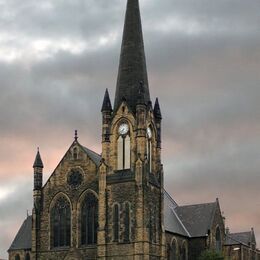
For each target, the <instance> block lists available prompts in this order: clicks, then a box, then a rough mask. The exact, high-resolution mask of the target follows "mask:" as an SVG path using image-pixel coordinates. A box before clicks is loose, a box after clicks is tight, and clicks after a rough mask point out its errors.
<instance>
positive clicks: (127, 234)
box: [124, 202, 131, 242]
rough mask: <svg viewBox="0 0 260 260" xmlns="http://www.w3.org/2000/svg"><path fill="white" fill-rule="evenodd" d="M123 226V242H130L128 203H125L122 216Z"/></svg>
mask: <svg viewBox="0 0 260 260" xmlns="http://www.w3.org/2000/svg"><path fill="white" fill-rule="evenodd" d="M124 215H125V216H124V217H125V218H124V226H125V235H124V240H125V242H129V241H130V233H131V232H130V219H131V218H130V204H129V203H128V202H126V203H125V214H124Z"/></svg>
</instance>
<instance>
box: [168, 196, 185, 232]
mask: <svg viewBox="0 0 260 260" xmlns="http://www.w3.org/2000/svg"><path fill="white" fill-rule="evenodd" d="M177 207H178V205H177V203H176V202H175V201H174V200H173V199H172V197H171V196H170V195H169V194H168V193H167V192H166V191H164V227H165V230H166V231H168V232H171V233H175V234H179V235H182V236H186V237H190V234H189V232H188V231H187V230H186V228H185V227H184V225H183V224H182V222H181V220H180V219H179V217H178V216H177V214H176V212H175V209H176V208H177Z"/></svg>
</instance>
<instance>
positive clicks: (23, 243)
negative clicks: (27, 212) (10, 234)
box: [8, 216, 32, 251]
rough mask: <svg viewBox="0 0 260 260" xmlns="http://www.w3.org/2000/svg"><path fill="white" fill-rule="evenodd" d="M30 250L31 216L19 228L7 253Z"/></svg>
mask: <svg viewBox="0 0 260 260" xmlns="http://www.w3.org/2000/svg"><path fill="white" fill-rule="evenodd" d="M31 248H32V216H28V217H27V218H26V220H25V221H24V222H23V224H22V226H21V227H20V229H19V231H18V233H17V235H16V236H15V239H14V241H13V242H12V244H11V246H10V248H9V249H8V251H11V250H20V249H31Z"/></svg>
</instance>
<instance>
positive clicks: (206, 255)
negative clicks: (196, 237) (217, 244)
mask: <svg viewBox="0 0 260 260" xmlns="http://www.w3.org/2000/svg"><path fill="white" fill-rule="evenodd" d="M198 260H224V257H223V256H222V254H220V253H218V252H216V251H214V250H206V251H203V252H202V253H201V255H200V257H199V258H198Z"/></svg>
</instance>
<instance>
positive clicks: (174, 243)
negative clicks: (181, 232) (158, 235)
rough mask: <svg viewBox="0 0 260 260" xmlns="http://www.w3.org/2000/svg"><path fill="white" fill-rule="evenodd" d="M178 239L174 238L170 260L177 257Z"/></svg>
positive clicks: (174, 259)
mask: <svg viewBox="0 0 260 260" xmlns="http://www.w3.org/2000/svg"><path fill="white" fill-rule="evenodd" d="M177 248H178V247H177V241H176V240H175V239H173V240H172V243H171V246H170V252H169V260H176V259H177Z"/></svg>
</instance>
